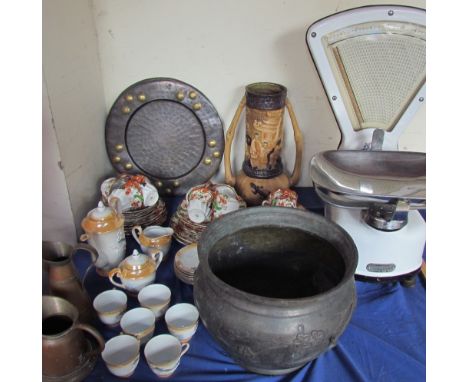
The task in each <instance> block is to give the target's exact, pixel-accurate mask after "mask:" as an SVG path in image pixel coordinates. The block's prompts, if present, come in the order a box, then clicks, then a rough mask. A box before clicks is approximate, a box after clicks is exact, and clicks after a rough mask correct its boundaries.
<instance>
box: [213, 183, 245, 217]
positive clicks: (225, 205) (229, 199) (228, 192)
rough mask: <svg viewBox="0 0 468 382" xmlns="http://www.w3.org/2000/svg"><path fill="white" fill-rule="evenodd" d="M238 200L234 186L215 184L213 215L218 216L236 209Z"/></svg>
mask: <svg viewBox="0 0 468 382" xmlns="http://www.w3.org/2000/svg"><path fill="white" fill-rule="evenodd" d="M239 207H240V202H239V199H238V196H237V193H236V191H235V190H234V188H232V187H231V186H228V185H224V184H221V185H217V186H216V192H215V196H214V199H213V217H214V218H218V217H220V216H222V215H225V214H227V213H229V212H233V211H236V210H238V209H239Z"/></svg>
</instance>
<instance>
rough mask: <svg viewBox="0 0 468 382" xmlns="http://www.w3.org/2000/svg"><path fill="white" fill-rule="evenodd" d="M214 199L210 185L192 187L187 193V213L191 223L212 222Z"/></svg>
mask: <svg viewBox="0 0 468 382" xmlns="http://www.w3.org/2000/svg"><path fill="white" fill-rule="evenodd" d="M213 197H214V194H213V191H212V190H211V188H210V187H209V185H208V184H202V185H200V186H195V187H192V188H191V189H190V190H189V191H188V192H187V195H186V200H187V203H188V204H187V213H188V216H189V218H190V220H191V221H193V222H194V223H203V222H206V221H210V220H211V203H212V201H213Z"/></svg>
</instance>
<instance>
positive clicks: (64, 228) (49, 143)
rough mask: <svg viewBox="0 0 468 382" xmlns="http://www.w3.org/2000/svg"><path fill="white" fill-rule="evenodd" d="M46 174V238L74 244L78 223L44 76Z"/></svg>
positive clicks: (43, 164) (43, 200)
mask: <svg viewBox="0 0 468 382" xmlns="http://www.w3.org/2000/svg"><path fill="white" fill-rule="evenodd" d="M42 176H43V181H42V239H43V240H50V241H64V242H65V243H74V242H75V241H76V231H75V224H74V221H73V214H72V210H71V205H70V197H69V195H68V189H67V183H66V180H65V174H64V173H63V171H62V167H61V159H60V152H59V148H58V142H57V136H56V133H55V128H54V121H53V119H52V114H51V111H50V104H49V95H48V93H47V86H46V84H45V82H44V78H43V80H42Z"/></svg>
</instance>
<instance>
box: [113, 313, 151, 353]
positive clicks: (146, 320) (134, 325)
mask: <svg viewBox="0 0 468 382" xmlns="http://www.w3.org/2000/svg"><path fill="white" fill-rule="evenodd" d="M155 322H156V317H155V316H154V313H153V312H152V311H151V309H148V308H134V309H131V310H129V311H128V312H127V313H125V314H124V315H123V316H122V319H121V320H120V327H121V328H122V330H123V332H124V333H125V334H128V335H131V336H134V337H135V338H137V339H138V340H139V341H140V344H141V345H143V344H145V343H147V342H148V341H149V340H150V338H151V337H152V336H153V334H154V327H155Z"/></svg>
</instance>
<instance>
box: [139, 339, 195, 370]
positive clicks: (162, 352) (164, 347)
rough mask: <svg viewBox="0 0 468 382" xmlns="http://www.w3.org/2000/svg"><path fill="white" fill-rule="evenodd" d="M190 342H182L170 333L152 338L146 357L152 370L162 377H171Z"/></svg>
mask: <svg viewBox="0 0 468 382" xmlns="http://www.w3.org/2000/svg"><path fill="white" fill-rule="evenodd" d="M189 348H190V344H188V343H186V344H181V343H180V342H179V340H178V339H177V338H176V337H174V336H171V335H170V334H161V335H159V336H156V337H154V338H152V339H151V340H150V341H149V342H148V343H147V344H146V346H145V351H144V353H145V358H146V362H148V365H149V367H150V368H151V370H152V372H153V373H154V374H156V375H157V376H158V377H160V378H167V377H170V376H171V375H172V374H173V373H174V371H175V370H176V369H177V367H178V366H179V364H180V359H181V357H182V356H183V355H184V354H185V353H186V352H187V351H188V350H189Z"/></svg>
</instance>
